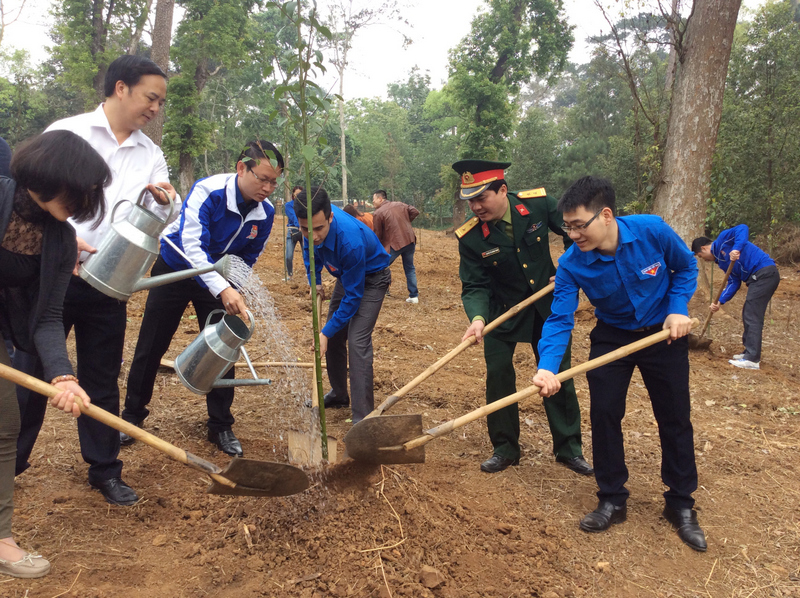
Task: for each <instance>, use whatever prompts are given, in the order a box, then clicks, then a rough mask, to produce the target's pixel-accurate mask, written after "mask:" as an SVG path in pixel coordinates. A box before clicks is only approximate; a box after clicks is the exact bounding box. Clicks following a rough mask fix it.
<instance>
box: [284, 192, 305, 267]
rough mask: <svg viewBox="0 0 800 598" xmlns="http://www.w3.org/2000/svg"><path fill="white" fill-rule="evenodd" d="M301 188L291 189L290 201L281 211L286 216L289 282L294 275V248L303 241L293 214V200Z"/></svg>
mask: <svg viewBox="0 0 800 598" xmlns="http://www.w3.org/2000/svg"><path fill="white" fill-rule="evenodd" d="M301 191H303V188H302V187H301V186H299V185H296V186H294V187H292V199H291V200H290V201H287V202H286V205H284V206H283V211H284V213H285V214H286V255H285V260H286V278H287V280H290V279H291V278H292V274H293V273H294V248H295V247H296V246H297V244H298V243H300V242H301V241H302V240H303V235H301V234H300V228H299V226H298V225H297V216H296V215H295V212H294V200H295V199H297V196H298V195H299V194H300V192H301Z"/></svg>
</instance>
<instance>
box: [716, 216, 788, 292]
mask: <svg viewBox="0 0 800 598" xmlns="http://www.w3.org/2000/svg"><path fill="white" fill-rule="evenodd" d="M749 236H750V229H749V228H747V225H746V224H740V225H738V226H734V227H733V228H728V229H725V230H724V231H722V232H721V233H720V234H719V236H718V237H717V240H716V241H714V242H713V243H712V244H711V255H713V256H714V259H715V260H716V261H717V264H719V267H720V268H722V270H723V271H725V272H727V271H728V266H729V265H730V263H731V258H730V252H731V251H739V252H740V255H739V259H738V260H737V261H736V263H735V264H734V266H733V269H732V270H731V274H730V276H729V277H728V284H727V285H726V286H725V290H724V291H722V295H720V297H719V302H720V304H722V303H726V302H728V301H730V300H731V299H732V298H733V296H734V295H735V294H736V291H738V290H739V287H740V286H742V283H743V282H744V283H746V282H747V279H748V278H750V277H751V276H752V275H753V274H755V273H756V272H758V271H759V270H761V268H766V267H767V266H774V265H775V262H774V261H773V259H772V258H771V257H769V254H767V252H765V251H764V250H762V249H761V248H760V247H758V246H757V245H753V244H752V243H751V242H750V241H748V240H747V239H748V237H749Z"/></svg>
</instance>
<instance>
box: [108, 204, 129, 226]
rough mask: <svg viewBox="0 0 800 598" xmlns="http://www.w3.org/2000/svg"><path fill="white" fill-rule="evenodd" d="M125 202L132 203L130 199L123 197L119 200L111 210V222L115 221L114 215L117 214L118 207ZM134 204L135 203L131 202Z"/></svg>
mask: <svg viewBox="0 0 800 598" xmlns="http://www.w3.org/2000/svg"><path fill="white" fill-rule="evenodd" d="M124 203H131V202H130V200H128V199H123V200H122V201H118V202H117V203H116V205H115V206H114V209H112V210H111V222H112V223H113V222H114V216H115V215H116V214H117V208H118V207H120V206H121V205H122V204H124ZM131 205H133V204H131Z"/></svg>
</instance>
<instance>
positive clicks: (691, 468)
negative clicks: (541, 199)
mask: <svg viewBox="0 0 800 598" xmlns="http://www.w3.org/2000/svg"><path fill="white" fill-rule="evenodd" d="M615 202H616V199H615V193H614V189H613V187H611V184H610V183H609V182H608V181H605V180H603V179H597V178H594V177H584V178H582V179H580V180H578V181H577V182H575V183H574V184H573V185H572V186H571V187H570V188H569V189H567V191H566V192H565V193H564V196H563V197H562V198H561V200H559V202H558V210H559V211H560V212H562V213H563V214H564V230H566V231H567V232H568V233H569V236H570V238H571V239H572V240H573V241H574V244H573V245H572V247H570V248H569V249H567V251H566V252H565V253H564V255H563V256H562V257H561V259H560V260H559V262H558V264H559V267H558V270H557V272H556V286H555V291H554V295H553V303H552V305H551V310H552V315H551V316H550V317H549V318H548V319H547V321H546V322H545V324H544V329H543V331H542V338H541V341H540V342H539V354H540V359H539V370H538V371H537V373H536V375H535V376H534V378H533V383H534V384H536V385H537V386H539V387H541V389H542V391H541V394H542V396H544V397H549V396H551V395H552V394H553V393H555V392H556V391H558V389H559V388H560V387H561V384H560V383H559V381H558V379H557V378H556V377H555V374H554V372H557V371H558V365H559V363H560V362H561V356H562V355H563V353H564V350H565V349H566V347H567V343H568V342H569V338H570V333H571V332H572V329H573V327H574V325H575V310H576V309H577V307H578V292H579V291H581V290H583V291H584V293H586V296H587V297H588V298H589V301H591V303H592V305H594V307H595V316H596V317H597V325H596V326H595V328H594V330H592V333H591V336H590V339H591V350H590V354H589V357H590V359H594V358H597V357H600V356H601V355H605V354H606V353H610V352H611V351H614V350H616V349H618V348H620V347H622V346H624V345H628V344H630V343H633V342H635V341H638V340H640V339H642V338H644V337H646V336H649V335H651V334H653V333H655V332H658V331H659V330H661V329H668V330H670V338H669V339H668V340H666V341H663V342H661V343H658V344H656V345H653V346H651V347H648V348H646V349H642V350H641V351H638V352H636V353H633V354H632V355H629V356H627V357H624V358H622V359H619V360H617V361H614V362H611V363H609V364H607V365H605V366H602V367H600V368H597V369H595V370H592V371H590V372H587V374H586V379H587V380H588V382H589V392H590V414H591V421H592V446H593V456H594V470H595V478H596V479H597V485H598V487H599V491H598V492H597V497H598V499H599V504H598V507H597V509H596V510H594V511H593V512H591V513H589V514H588V515H586V516H585V517H584V518H583V519H582V520H581V522H580V527H581V529H582V530H584V531H587V532H601V531H605V530H606V529H608V528H609V527H610V526H611V525H612V524H614V523H622V522H623V521H625V519H626V517H627V507H626V501H627V498H628V494H629V492H628V490H627V489H626V488H625V482H626V481H627V480H628V469H627V467H626V466H625V452H624V448H623V436H622V418H623V417H624V416H625V400H626V395H627V392H628V385H629V384H630V380H631V375H632V374H633V369H634V367H637V366H638V368H639V372H640V373H641V376H642V379H643V380H644V383H645V387H646V388H647V391H648V393H649V395H650V402H651V404H652V406H653V413H654V415H655V418H656V421H657V422H658V430H659V436H660V438H661V451H662V458H661V479H662V480H663V482H664V484H665V485H666V486H667V487H668V490H667V491H666V492H665V493H664V498H665V501H666V507H665V508H664V511H663V516H664V518H665V519H667V521H669V522H670V523H671V524H672V525H673V526H674V527H675V528H677V530H678V535H679V536H680V538H681V540H683V541H684V542H685V543H686V544H688V545H689V546H690V547H691V548H693V549H695V550H698V551H701V552H702V551H705V550H706V540H705V535H704V534H703V530H702V529H700V526H699V524H698V523H697V513H696V512H695V511H694V509H693V508H692V507H693V506H694V499H693V498H692V493H693V492H694V491H695V490H696V489H697V467H696V465H695V457H694V438H693V430H692V422H691V419H690V402H689V343H688V338H687V335H688V334H689V330H690V328H691V321H690V319H689V317H688V303H689V300H690V299H691V297H692V294H693V293H694V290H695V288H696V286H697V261H696V260H695V259H694V258H693V256H692V253H691V252H690V251H689V248H688V247H686V244H685V243H684V242H683V241H682V240H681V238H680V237H679V236H678V235H677V234H676V233H675V231H673V230H672V229H671V228H670V227H669V226H667V224H666V223H665V222H664V221H663V220H661V218H659V217H658V216H649V215H639V216H626V217H622V218H616V217H615V209H616V208H615Z"/></svg>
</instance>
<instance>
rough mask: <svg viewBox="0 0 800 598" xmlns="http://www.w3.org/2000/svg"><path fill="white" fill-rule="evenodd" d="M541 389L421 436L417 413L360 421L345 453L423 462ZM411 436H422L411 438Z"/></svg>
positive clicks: (592, 364) (622, 352)
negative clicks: (451, 439)
mask: <svg viewBox="0 0 800 598" xmlns="http://www.w3.org/2000/svg"><path fill="white" fill-rule="evenodd" d="M698 323H699V321H698V320H697V318H694V319H693V320H692V326H696V325H697V324H698ZM668 338H669V330H662V331H660V332H656V333H655V334H651V335H650V336H648V337H645V338H643V339H641V340H638V341H636V342H635V343H631V344H629V345H625V346H624V347H620V348H619V349H617V350H616V351H612V352H611V353H606V354H605V355H601V356H600V357H598V358H596V359H592V360H591V361H587V362H586V363H584V364H582V365H579V366H575V367H574V368H570V369H568V370H565V371H563V372H560V373H559V374H558V375H557V376H556V377H557V378H558V380H559V381H560V382H562V383H563V382H564V381H565V380H569V379H570V378H574V377H575V376H577V375H578V374H583V373H585V372H588V371H589V370H593V369H596V368H599V367H600V366H603V365H606V364H607V363H611V362H612V361H616V360H617V359H620V358H622V357H625V356H627V355H630V354H631V353H635V352H636V351H639V350H641V349H644V348H645V347H649V346H651V345H654V344H656V343H659V342H661V341H664V340H666V339H668ZM540 390H541V389H540V388H539V387H538V386H529V387H528V388H526V389H524V390H521V391H519V392H516V393H514V394H513V395H508V396H507V397H504V398H502V399H500V400H499V401H495V402H494V403H491V404H489V405H486V406H484V407H481V408H479V409H476V410H474V411H470V412H469V413H467V414H466V415H462V416H461V417H458V418H456V419H453V420H450V421H449V422H445V423H443V424H441V425H440V426H436V427H435V428H431V429H430V430H428V431H426V432H424V433H422V416H421V415H419V414H416V415H385V416H383V417H373V418H370V419H363V420H362V421H361V422H359V424H358V425H356V426H353V427H352V428H351V429H350V431H349V432H348V433H347V435H346V436H345V437H344V442H345V445H346V446H347V454H348V455H350V457H351V458H353V459H354V460H356V461H361V462H364V463H374V464H384V463H386V464H388V463H424V462H425V445H426V444H428V443H429V442H430V441H431V440H433V439H434V438H438V437H439V436H444V435H445V434H449V433H450V432H452V431H453V430H455V429H456V428H460V427H462V426H465V425H467V424H468V423H470V422H473V421H475V420H476V419H480V418H482V417H485V416H486V415H489V414H490V413H494V412H495V411H498V410H500V409H502V408H503V407H508V406H509V405H512V404H514V403H518V402H519V401H521V400H522V399H526V398H528V397H532V396H535V395H537V394H539V391H540ZM412 434H421V435H420V436H417V437H416V438H414V437H412Z"/></svg>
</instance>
